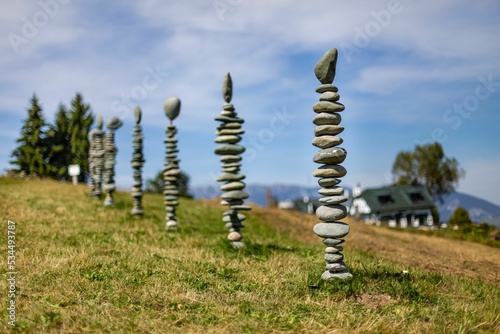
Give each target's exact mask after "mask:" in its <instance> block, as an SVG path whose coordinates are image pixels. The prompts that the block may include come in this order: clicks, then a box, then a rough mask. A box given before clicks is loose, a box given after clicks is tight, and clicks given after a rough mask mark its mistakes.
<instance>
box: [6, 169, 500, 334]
mask: <svg viewBox="0 0 500 334" xmlns="http://www.w3.org/2000/svg"><path fill="white" fill-rule="evenodd" d="M88 190H89V189H88V188H87V187H85V186H81V185H79V186H73V185H71V184H62V183H58V182H54V181H39V180H38V181H37V180H32V181H23V180H13V179H7V178H0V218H1V219H2V224H1V226H2V229H1V231H0V249H1V251H0V254H1V256H2V257H3V260H2V261H0V263H2V266H1V267H0V273H1V274H2V277H5V278H6V277H7V276H8V274H7V272H9V271H10V270H9V268H8V266H7V256H8V228H7V226H8V221H9V220H10V221H14V222H15V226H16V227H15V233H16V234H15V251H16V252H15V256H16V268H15V270H16V275H15V278H16V288H17V289H16V292H15V294H16V326H15V327H12V326H10V325H9V324H8V321H9V319H8V314H9V311H8V310H7V306H8V303H9V301H10V299H9V298H8V289H9V282H7V280H6V279H2V291H3V294H4V296H3V298H2V300H3V306H2V308H1V312H0V314H1V315H0V319H1V323H0V331H1V332H8V331H13V332H20V333H38V332H49V333H101V332H104V333H500V277H499V276H500V264H499V262H500V249H499V248H498V247H489V246H487V245H481V244H477V243H472V242H467V241H461V240H449V239H444V238H440V237H437V236H428V235H421V234H409V233H404V232H400V231H395V230H389V229H384V228H377V227H373V226H365V225H362V224H360V223H358V222H354V221H350V220H347V221H348V222H349V223H350V225H351V233H350V234H349V236H348V237H347V240H346V243H345V251H344V254H345V261H346V263H347V265H348V267H349V268H350V270H351V271H352V273H353V275H354V278H353V279H351V280H347V281H328V282H324V281H322V280H321V279H320V278H319V277H320V275H321V273H322V272H323V270H324V265H325V262H324V260H323V250H324V246H323V244H322V242H321V239H320V238H318V237H316V235H314V233H313V232H312V226H313V225H314V224H315V223H316V220H315V218H314V217H313V216H310V215H303V214H300V213H295V212H288V211H279V210H272V209H264V208H255V209H254V210H252V211H250V212H249V213H248V219H247V221H246V224H245V225H246V227H245V228H244V229H243V235H244V236H245V238H244V241H245V243H246V245H247V247H246V248H245V249H242V250H235V249H233V248H232V247H231V246H230V245H229V243H228V241H227V240H226V236H227V230H225V229H224V223H222V221H221V217H222V212H223V211H224V208H223V207H221V206H220V205H219V203H218V202H217V201H195V200H182V201H181V205H180V206H179V209H178V220H179V231H178V232H176V233H172V232H166V231H165V230H164V224H165V220H164V216H165V210H164V207H163V200H162V197H161V196H158V195H151V194H146V196H145V198H144V201H143V202H144V209H145V212H146V214H145V216H144V217H142V218H140V219H137V218H134V217H132V216H131V215H130V213H129V212H130V209H131V206H132V199H131V197H130V196H129V195H128V194H127V193H122V192H118V193H116V196H115V199H116V202H117V205H116V207H114V208H106V209H105V208H102V205H101V204H102V202H101V201H97V200H94V199H92V198H90V197H89V196H88V195H87V193H88Z"/></svg>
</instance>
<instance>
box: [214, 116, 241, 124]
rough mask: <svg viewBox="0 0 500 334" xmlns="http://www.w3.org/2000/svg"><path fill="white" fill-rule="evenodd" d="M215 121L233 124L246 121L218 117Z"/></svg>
mask: <svg viewBox="0 0 500 334" xmlns="http://www.w3.org/2000/svg"><path fill="white" fill-rule="evenodd" d="M215 120H216V121H219V122H224V123H233V122H236V123H245V121H244V120H243V119H241V118H237V117H227V116H218V117H215Z"/></svg>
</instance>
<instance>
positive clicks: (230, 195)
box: [221, 190, 248, 200]
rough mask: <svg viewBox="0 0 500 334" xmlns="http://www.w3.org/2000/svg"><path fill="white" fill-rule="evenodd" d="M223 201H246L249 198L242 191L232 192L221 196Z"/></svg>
mask: <svg viewBox="0 0 500 334" xmlns="http://www.w3.org/2000/svg"><path fill="white" fill-rule="evenodd" d="M221 198H222V199H225V200H228V199H245V198H248V194H247V193H246V192H244V191H242V190H232V191H228V192H225V193H223V194H222V195H221Z"/></svg>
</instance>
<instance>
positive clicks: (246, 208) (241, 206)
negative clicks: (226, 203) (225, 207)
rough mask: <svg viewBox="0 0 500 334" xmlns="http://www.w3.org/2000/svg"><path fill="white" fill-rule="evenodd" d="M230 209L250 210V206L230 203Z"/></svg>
mask: <svg viewBox="0 0 500 334" xmlns="http://www.w3.org/2000/svg"><path fill="white" fill-rule="evenodd" d="M231 209H232V210H239V211H245V210H247V211H248V210H252V208H251V207H249V206H248V205H241V204H237V205H231Z"/></svg>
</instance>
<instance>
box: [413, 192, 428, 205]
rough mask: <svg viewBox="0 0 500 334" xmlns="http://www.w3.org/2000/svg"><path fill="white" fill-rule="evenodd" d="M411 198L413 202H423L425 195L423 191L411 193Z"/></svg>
mask: <svg viewBox="0 0 500 334" xmlns="http://www.w3.org/2000/svg"><path fill="white" fill-rule="evenodd" d="M410 200H411V201H412V202H413V203H418V202H422V201H424V200H425V199H424V196H422V194H421V193H411V194H410Z"/></svg>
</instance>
